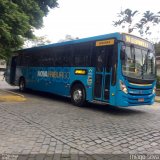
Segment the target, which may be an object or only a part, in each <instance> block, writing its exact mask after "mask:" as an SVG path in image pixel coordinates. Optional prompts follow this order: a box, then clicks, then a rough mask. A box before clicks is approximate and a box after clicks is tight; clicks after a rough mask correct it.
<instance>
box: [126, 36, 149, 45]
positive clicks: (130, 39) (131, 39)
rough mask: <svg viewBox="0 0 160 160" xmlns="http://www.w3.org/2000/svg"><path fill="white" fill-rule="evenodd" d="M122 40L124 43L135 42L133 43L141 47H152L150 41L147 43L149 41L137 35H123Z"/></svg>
mask: <svg viewBox="0 0 160 160" xmlns="http://www.w3.org/2000/svg"><path fill="white" fill-rule="evenodd" d="M123 40H124V41H125V42H126V43H131V44H135V45H138V46H141V47H144V48H152V47H151V43H149V42H147V41H145V40H143V39H140V38H138V37H134V36H130V35H124V36H123Z"/></svg>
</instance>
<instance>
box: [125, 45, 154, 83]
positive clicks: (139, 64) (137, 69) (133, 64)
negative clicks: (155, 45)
mask: <svg viewBox="0 0 160 160" xmlns="http://www.w3.org/2000/svg"><path fill="white" fill-rule="evenodd" d="M122 73H123V75H124V76H126V77H131V78H136V79H144V80H145V79H146V80H151V79H155V75H156V72H155V53H154V52H153V51H151V50H148V49H143V48H138V47H134V46H133V45H131V46H126V48H125V57H124V59H123V60H122Z"/></svg>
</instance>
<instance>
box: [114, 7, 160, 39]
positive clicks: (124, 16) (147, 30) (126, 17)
mask: <svg viewBox="0 0 160 160" xmlns="http://www.w3.org/2000/svg"><path fill="white" fill-rule="evenodd" d="M137 14H140V13H139V11H137V10H136V11H132V10H131V9H128V8H127V9H125V10H124V11H121V12H120V13H118V16H117V17H118V20H117V21H113V26H115V27H117V26H121V27H122V28H125V27H127V28H128V33H131V32H133V30H135V29H136V30H137V31H138V32H139V33H140V35H141V36H144V35H150V34H151V33H152V32H151V29H153V27H154V26H156V25H158V24H159V23H160V12H158V13H153V12H151V11H146V12H144V13H143V14H142V17H141V18H140V20H138V21H137V22H135V21H133V20H134V18H135V16H136V15H137Z"/></svg>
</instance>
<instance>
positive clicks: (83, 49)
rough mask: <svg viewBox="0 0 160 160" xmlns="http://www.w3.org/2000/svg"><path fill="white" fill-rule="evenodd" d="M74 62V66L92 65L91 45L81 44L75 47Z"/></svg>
mask: <svg viewBox="0 0 160 160" xmlns="http://www.w3.org/2000/svg"><path fill="white" fill-rule="evenodd" d="M73 50H74V52H73V60H74V66H79V67H82V66H90V65H91V44H90V43H89V44H79V45H75V46H74V49H73Z"/></svg>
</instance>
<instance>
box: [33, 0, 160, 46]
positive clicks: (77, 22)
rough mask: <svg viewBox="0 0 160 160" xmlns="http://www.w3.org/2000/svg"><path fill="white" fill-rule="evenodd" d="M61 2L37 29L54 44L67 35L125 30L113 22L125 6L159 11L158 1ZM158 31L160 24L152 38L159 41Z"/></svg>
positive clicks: (38, 32)
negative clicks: (115, 25)
mask: <svg viewBox="0 0 160 160" xmlns="http://www.w3.org/2000/svg"><path fill="white" fill-rule="evenodd" d="M58 3H59V7H58V8H54V9H52V10H50V12H49V14H48V16H47V17H45V18H44V26H43V28H41V29H40V30H36V31H35V34H36V35H37V36H45V37H46V38H47V39H49V40H50V41H51V42H53V43H55V42H58V41H59V40H62V39H65V36H66V35H71V36H72V37H75V38H76V37H79V38H85V37H91V36H96V35H102V34H107V33H113V32H117V31H118V32H121V31H124V30H122V29H120V28H115V27H113V25H112V24H113V21H114V20H116V17H117V13H119V12H120V11H121V10H124V9H126V8H130V9H131V10H133V11H135V10H138V11H140V12H142V13H143V12H145V11H147V10H150V11H152V12H154V13H156V12H158V11H160V1H159V0H151V1H149V0H111V1H109V0H58ZM154 30H155V29H154ZM158 31H160V27H159V28H158V29H157V30H156V33H154V34H153V36H152V39H153V38H158V39H159V40H160V32H159V34H157V33H158ZM134 34H136V35H137V33H134Z"/></svg>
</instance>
